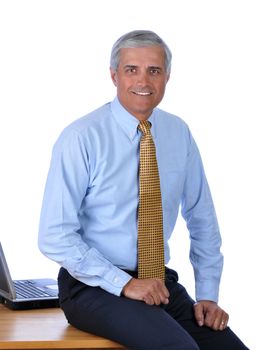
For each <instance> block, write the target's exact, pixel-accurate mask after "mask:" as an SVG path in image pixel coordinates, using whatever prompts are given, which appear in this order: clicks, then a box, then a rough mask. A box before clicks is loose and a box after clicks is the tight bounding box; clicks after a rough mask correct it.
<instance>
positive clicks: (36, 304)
mask: <svg viewBox="0 0 278 350" xmlns="http://www.w3.org/2000/svg"><path fill="white" fill-rule="evenodd" d="M0 302H1V303H2V304H4V305H6V306H7V307H9V308H10V309H13V310H26V309H39V308H48V307H58V306H59V301H58V286H57V281H55V280H53V279H46V278H44V279H30V280H17V281H13V280H12V279H11V275H10V272H9V268H8V265H7V262H6V259H5V255H4V252H3V249H2V245H1V243H0Z"/></svg>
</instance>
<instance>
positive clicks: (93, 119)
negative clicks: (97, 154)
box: [57, 103, 111, 143]
mask: <svg viewBox="0 0 278 350" xmlns="http://www.w3.org/2000/svg"><path fill="white" fill-rule="evenodd" d="M110 118H111V107H110V103H106V104H105V105H103V106H101V107H99V108H98V109H96V110H94V111H92V112H90V113H88V114H86V115H85V116H83V117H81V118H79V119H76V120H75V121H73V122H72V123H70V124H69V125H67V126H66V127H65V128H64V130H62V132H61V134H60V136H59V137H58V140H57V143H65V142H66V143H67V142H70V141H71V140H74V139H79V140H83V142H86V140H87V141H88V140H91V139H92V135H94V134H96V133H98V132H100V130H101V129H105V126H107V124H108V119H110Z"/></svg>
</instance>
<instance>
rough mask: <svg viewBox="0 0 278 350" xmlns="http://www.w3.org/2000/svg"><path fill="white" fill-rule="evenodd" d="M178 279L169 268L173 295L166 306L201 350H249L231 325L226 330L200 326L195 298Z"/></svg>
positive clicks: (168, 279)
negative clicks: (196, 317) (195, 307)
mask: <svg viewBox="0 0 278 350" xmlns="http://www.w3.org/2000/svg"><path fill="white" fill-rule="evenodd" d="M177 281H178V275H177V273H176V272H175V271H173V270H169V269H168V273H167V279H166V286H167V288H168V290H169V292H170V295H171V297H170V302H169V304H168V305H167V306H165V307H164V308H165V310H166V311H167V312H168V313H169V315H170V316H172V317H173V318H174V319H175V320H176V321H177V322H178V323H179V324H180V325H181V326H182V328H184V329H185V330H186V331H187V332H188V333H189V334H190V335H191V336H192V338H193V339H194V340H195V341H196V343H197V344H198V345H199V347H200V349H201V350H247V347H246V346H245V345H244V344H243V343H242V342H241V340H240V339H239V338H238V337H237V336H236V335H235V334H234V333H233V332H232V330H231V329H230V328H229V327H228V328H226V329H225V330H224V331H214V330H212V329H210V328H208V327H200V326H198V324H197V323H196V320H195V316H194V311H193V305H194V300H192V299H191V297H190V296H189V295H188V293H187V291H186V289H185V288H184V287H183V286H182V285H180V284H179V283H178V282H177Z"/></svg>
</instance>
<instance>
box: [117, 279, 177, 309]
mask: <svg viewBox="0 0 278 350" xmlns="http://www.w3.org/2000/svg"><path fill="white" fill-rule="evenodd" d="M122 295H124V296H125V297H126V298H129V299H134V300H141V301H144V302H145V303H146V304H148V305H160V304H168V303H169V296H170V295H169V292H168V289H167V288H166V286H165V284H164V282H163V281H162V280H160V279H158V278H147V279H137V278H132V279H131V280H130V281H129V282H128V283H127V284H126V285H125V286H124V288H123V290H122Z"/></svg>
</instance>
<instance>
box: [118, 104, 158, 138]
mask: <svg viewBox="0 0 278 350" xmlns="http://www.w3.org/2000/svg"><path fill="white" fill-rule="evenodd" d="M111 111H112V114H113V116H114V118H115V120H116V122H117V123H118V125H119V126H120V127H121V128H122V130H123V131H124V133H125V134H126V135H127V137H128V138H129V139H130V140H131V141H133V140H134V138H135V136H136V135H137V133H138V132H139V133H140V131H139V130H138V124H139V123H140V122H139V120H138V119H137V118H136V117H134V116H133V115H132V114H130V113H129V112H128V111H127V110H126V109H125V108H124V107H123V106H122V105H121V103H120V101H119V99H118V97H115V99H114V100H113V101H112V102H111ZM148 120H149V121H150V122H151V124H152V127H151V133H152V135H153V137H154V138H155V111H153V113H152V114H151V115H150V117H149V118H148Z"/></svg>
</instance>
